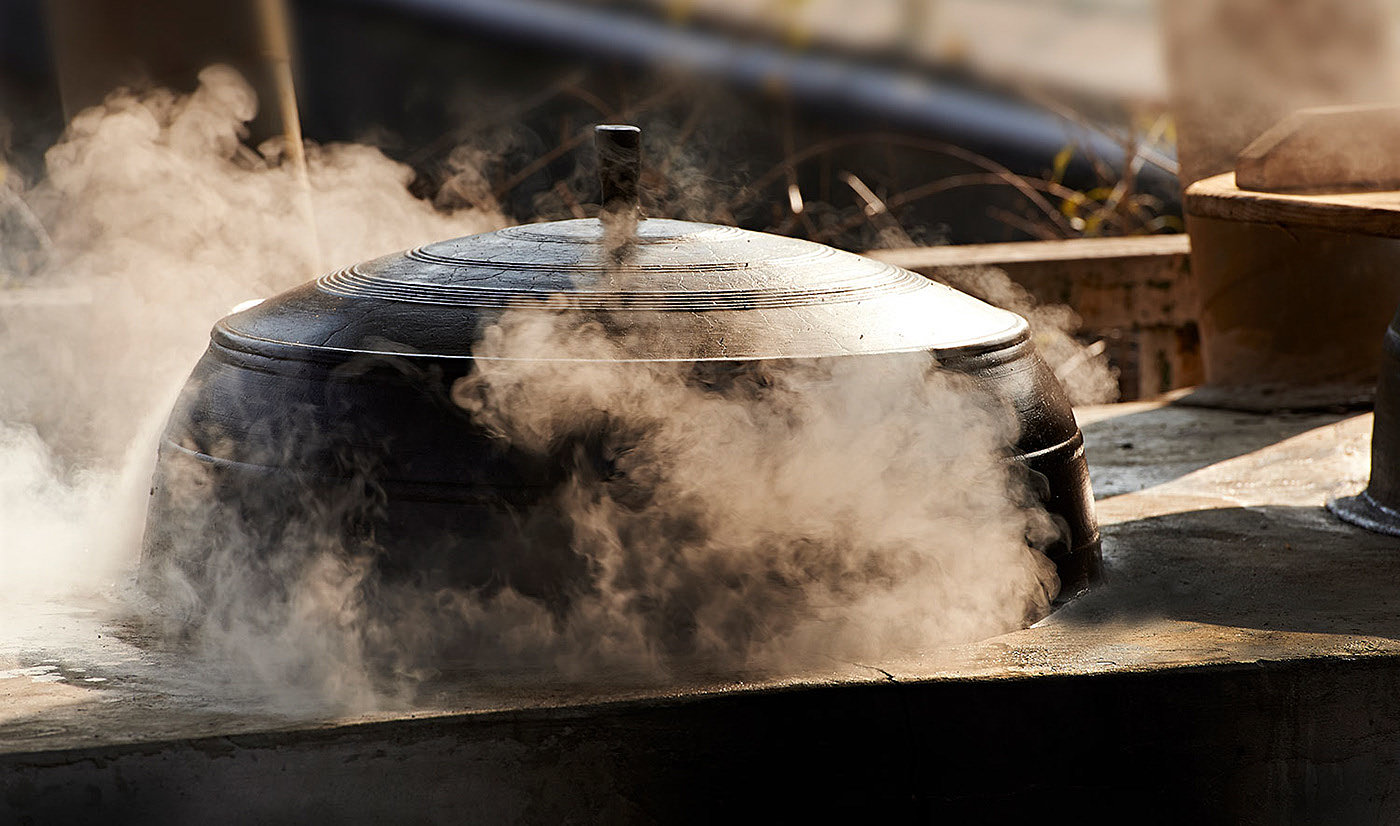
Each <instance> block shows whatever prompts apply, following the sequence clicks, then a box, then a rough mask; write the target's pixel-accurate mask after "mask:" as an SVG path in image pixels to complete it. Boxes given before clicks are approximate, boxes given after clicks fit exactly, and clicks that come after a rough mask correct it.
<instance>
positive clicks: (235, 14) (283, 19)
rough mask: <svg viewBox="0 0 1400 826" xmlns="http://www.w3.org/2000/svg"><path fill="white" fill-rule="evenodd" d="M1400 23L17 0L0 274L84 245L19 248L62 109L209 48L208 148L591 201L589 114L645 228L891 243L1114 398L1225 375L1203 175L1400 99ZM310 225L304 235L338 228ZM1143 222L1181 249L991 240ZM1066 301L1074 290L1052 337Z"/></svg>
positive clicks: (1156, 10) (28, 268)
mask: <svg viewBox="0 0 1400 826" xmlns="http://www.w3.org/2000/svg"><path fill="white" fill-rule="evenodd" d="M1397 11H1400V0H230V1H229V2H222V3H205V2H195V0H0V176H3V180H0V237H4V238H6V239H7V242H6V245H0V246H7V247H8V250H6V249H3V248H0V287H4V286H5V285H6V284H7V283H8V284H9V285H11V286H14V285H16V284H19V285H23V284H24V283H26V280H33V279H32V278H31V276H33V275H34V274H35V273H37V272H39V271H40V270H41V269H42V266H40V264H36V263H35V262H40V263H42V261H43V260H50V261H58V260H59V259H60V258H61V256H59V257H54V256H48V258H47V259H45V258H44V256H42V255H38V254H34V255H30V254H28V253H27V252H26V245H28V247H32V248H33V249H36V250H40V251H41V252H42V249H41V248H45V247H48V246H53V245H51V244H48V242H47V241H45V240H44V237H45V234H44V225H45V224H46V222H47V223H49V224H52V222H54V221H56V220H61V219H62V215H61V214H60V213H61V212H62V211H63V210H62V209H57V208H54V207H53V204H54V203H58V202H57V201H56V200H55V199H53V198H49V199H48V202H46V200H45V199H46V197H47V196H46V195H45V192H46V191H47V190H46V189H45V188H44V187H43V186H42V185H41V182H43V181H44V180H45V176H46V164H45V153H46V151H48V150H49V148H50V147H53V146H55V144H56V143H58V142H59V141H60V140H64V138H63V136H64V135H65V124H67V123H69V122H70V120H71V119H72V118H74V117H75V116H76V115H78V114H79V113H81V112H83V111H85V110H90V109H91V108H92V107H97V108H98V109H97V110H95V111H98V112H105V113H106V114H108V115H110V114H112V113H113V112H115V111H118V110H119V109H120V108H121V107H123V106H130V105H133V104H132V103H131V101H132V100H136V99H139V100H141V101H143V102H142V103H141V104H140V105H142V106H144V107H147V108H148V109H150V110H151V111H157V110H161V109H162V107H165V109H166V110H168V109H170V108H171V107H178V106H183V105H184V104H183V103H178V101H181V100H184V98H180V97H179V96H180V95H187V94H189V93H192V92H193V91H194V90H195V89H196V88H199V87H200V73H201V71H202V70H204V69H205V67H207V66H210V65H211V64H216V63H218V64H225V65H227V66H231V67H232V68H233V69H235V70H236V71H237V73H238V74H240V75H241V76H242V77H244V78H246V80H247V81H248V83H249V84H251V86H252V88H253V90H254V91H255V92H256V94H257V97H258V102H259V106H258V109H257V113H256V115H255V116H254V117H253V118H252V119H251V120H250V121H249V122H248V123H247V126H246V129H244V130H243V132H242V133H241V134H240V135H239V136H238V147H237V148H236V150H228V151H225V149H224V148H219V147H221V146H222V144H218V142H217V141H215V145H216V148H215V152H214V154H215V155H217V156H218V157H217V160H218V161H219V162H220V163H224V164H226V165H227V166H228V169H229V170H236V169H239V168H247V169H254V168H256V169H263V170H266V169H269V168H271V169H277V168H279V167H284V166H287V165H289V164H290V165H291V166H292V167H294V168H296V169H299V170H300V171H299V173H298V175H299V178H300V180H301V181H302V182H303V184H305V183H306V181H307V180H308V176H307V174H306V161H305V160H304V158H303V156H302V153H301V152H299V151H297V148H298V147H300V146H301V145H302V138H303V137H304V138H305V139H306V141H307V145H308V146H309V147H310V151H311V152H312V153H313V155H314V154H316V153H317V152H321V153H322V154H321V155H319V156H318V157H319V158H320V159H321V160H320V164H321V167H322V168H323V170H324V168H325V167H327V166H330V167H336V164H337V163H338V161H335V160H334V158H339V157H343V156H338V155H334V153H329V154H328V153H327V152H328V150H327V151H322V150H326V149H327V148H329V147H333V146H346V145H351V144H354V145H360V146H362V147H368V148H369V149H372V150H377V151H378V152H382V153H383V154H384V155H385V156H387V157H388V158H389V159H391V160H392V161H393V162H395V163H397V164H401V165H402V166H401V167H396V169H402V170H406V171H405V172H404V175H405V176H406V184H405V185H404V186H406V189H407V191H408V193H410V194H411V196H412V197H413V198H414V199H416V200H417V202H418V203H419V204H422V205H426V206H428V207H431V210H435V211H436V214H441V215H452V214H456V213H459V212H461V211H463V210H471V211H473V212H474V214H477V215H482V216H494V217H493V218H492V220H497V219H498V220H499V221H500V222H507V223H508V222H520V221H535V220H554V219H561V218H569V217H584V216H589V215H592V214H595V213H596V210H597V207H596V201H597V197H598V192H597V183H596V175H595V170H594V169H593V166H592V164H593V158H592V152H591V151H585V150H587V149H588V142H589V140H590V134H591V133H590V131H589V130H590V128H591V126H592V124H595V123H598V122H607V121H613V122H628V123H635V124H637V125H639V126H641V127H642V128H643V131H644V134H645V136H646V138H645V146H644V150H645V162H644V171H643V184H644V195H643V197H644V205H645V207H646V209H647V210H648V212H649V213H650V214H652V215H657V216H669V217H675V218H683V219H690V220H702V221H714V222H718V223H725V224H736V225H739V226H742V227H745V228H748V229H754V230H763V231H769V232H776V233H781V234H786V235H792V236H797V237H802V238H807V239H810V240H814V241H819V242H823V243H827V244H832V245H834V246H838V247H842V248H845V249H849V250H854V251H858V252H868V253H872V254H876V255H882V256H884V257H885V258H886V260H890V261H893V262H895V263H899V264H902V265H904V266H907V267H909V268H911V269H917V270H918V271H920V272H923V273H925V274H927V275H931V276H933V277H937V278H940V279H942V280H946V281H949V282H950V283H953V284H954V285H955V286H958V287H960V288H962V289H965V290H967V291H969V292H972V293H974V294H975V295H978V296H980V297H983V298H985V299H987V300H990V301H992V302H993V303H998V304H1001V305H1003V306H1008V307H1010V308H1011V309H1014V310H1016V311H1018V312H1021V313H1023V314H1025V315H1027V316H1030V317H1031V320H1032V324H1033V326H1037V327H1038V328H1044V329H1050V328H1052V327H1053V330H1054V331H1057V334H1058V333H1060V332H1062V333H1065V334H1067V335H1070V336H1072V337H1073V338H1074V339H1075V340H1076V341H1077V342H1078V344H1079V345H1082V346H1087V347H1089V348H1091V349H1092V351H1093V352H1092V354H1093V356H1094V357H1093V358H1092V359H1086V358H1084V357H1081V355H1080V352H1079V350H1076V349H1074V348H1070V347H1068V346H1066V347H1064V348H1063V350H1064V353H1065V355H1064V357H1063V359H1064V362H1065V364H1066V365H1068V366H1066V367H1065V369H1066V370H1070V369H1071V368H1072V369H1074V370H1081V371H1082V370H1084V369H1085V368H1084V365H1086V364H1091V363H1093V362H1094V361H1095V360H1098V361H1102V359H1103V358H1106V359H1107V363H1108V364H1109V366H1110V368H1111V371H1112V372H1114V373H1116V376H1117V387H1116V389H1114V388H1109V389H1107V390H1103V392H1100V391H1099V390H1094V391H1092V392H1089V393H1087V394H1086V395H1084V396H1082V397H1077V398H1081V400H1099V401H1102V400H1108V399H1110V398H1112V397H1114V395H1115V394H1116V396H1117V397H1118V398H1124V399H1128V398H1137V397H1150V396H1153V395H1156V394H1159V393H1161V392H1165V391H1168V390H1172V389H1175V388H1180V387H1184V386H1189V385H1192V384H1198V383H1200V382H1201V381H1202V379H1203V377H1204V373H1203V372H1202V366H1201V358H1202V357H1201V344H1200V334H1199V332H1198V324H1197V321H1198V318H1197V315H1198V313H1197V308H1196V301H1197V299H1196V296H1195V292H1194V290H1195V287H1194V285H1193V282H1192V280H1191V272H1190V266H1189V262H1188V255H1189V252H1190V249H1189V244H1188V243H1187V240H1186V238H1185V237H1184V236H1182V235H1180V233H1182V232H1183V231H1184V229H1185V222H1184V220H1183V215H1182V213H1183V207H1182V204H1183V195H1182V191H1183V187H1184V186H1185V185H1187V184H1190V183H1191V182H1193V181H1197V180H1200V179H1202V178H1206V177H1208V176H1212V175H1215V174H1217V173H1222V172H1227V171H1229V170H1231V169H1233V168H1234V163H1235V158H1236V155H1237V153H1239V152H1240V151H1241V149H1243V148H1244V147H1245V146H1246V145H1247V144H1249V143H1250V142H1251V141H1252V140H1254V139H1255V138H1256V137H1258V136H1259V135H1260V134H1261V133H1263V132H1264V131H1265V130H1267V129H1269V128H1270V127H1271V126H1273V125H1274V124H1275V123H1277V122H1279V121H1280V119H1282V118H1283V117H1285V116H1286V115H1288V114H1289V113H1291V112H1293V111H1295V110H1297V109H1299V108H1301V107H1307V106H1317V105H1322V104H1358V103H1361V104H1368V103H1378V102H1379V103H1387V104H1393V103H1395V102H1396V101H1397V100H1400V96H1397V94H1396V92H1397V89H1396V78H1397V72H1396V63H1395V61H1394V54H1395V41H1396V39H1397V34H1400V28H1397V19H1400V14H1397ZM216 86H217V85H216ZM216 86H210V87H209V88H210V90H211V91H210V92H209V94H210V95H213V96H214V97H217V96H218V94H220V93H219V92H217V91H214V90H215V89H216ZM217 88H227V87H226V86H217ZM156 90H168V91H156ZM160 95H170V96H171V100H170V102H169V103H162V102H161V100H163V99H162V98H160ZM201 105H204V104H201ZM234 109H237V107H234V108H233V109H229V110H228V111H229V112H233V111H234ZM227 114H228V113H227V112H226V113H225V115H227ZM243 117H244V116H243V115H237V116H236V117H235V120H236V121H239V122H241V121H242V120H243ZM156 119H157V120H161V118H159V117H158V118H156ZM161 122H165V121H163V120H162V121H161ZM68 135H69V138H68V139H67V140H70V142H71V138H72V135H73V133H72V132H71V131H70V132H69V133H68ZM165 140H167V138H166V137H159V138H157V139H156V143H160V142H161V141H165ZM73 145H74V146H77V145H78V144H76V143H74V144H73ZM318 147H319V148H318ZM366 151H368V150H366ZM1379 151H1380V152H1381V153H1389V151H1390V150H1389V149H1388V148H1387V147H1380V149H1379ZM313 160H314V159H313ZM110 163H112V164H116V165H121V164H122V163H123V161H122V160H120V156H119V155H116V154H114V155H113V160H112V161H110ZM50 166H51V165H50ZM312 166H313V167H315V166H316V164H315V163H313V164H312ZM337 168H340V169H341V171H342V172H344V173H346V174H349V173H348V172H347V170H348V169H349V167H346V166H343V165H342V166H341V167H337ZM314 171H315V170H314V169H313V172H314ZM47 174H52V170H51V169H50V170H48V173H47ZM133 174H134V173H133ZM393 174H398V173H397V172H395V173H393ZM390 177H392V175H391V176H390ZM311 178H312V179H313V180H312V181H311V184H310V185H304V186H303V190H304V191H306V192H307V193H311V192H312V191H314V192H315V193H318V194H317V197H318V198H321V199H323V200H324V199H327V198H335V199H339V201H343V202H346V203H349V202H353V201H354V200H355V198H356V197H357V196H356V193H355V190H354V187H353V186H345V185H344V184H343V183H340V184H337V185H336V187H338V188H335V187H332V186H331V185H330V184H328V183H321V184H318V183H316V181H315V180H314V178H315V175H314V174H313V175H312V176H311ZM395 186H397V184H395ZM333 189H335V191H334V192H333V191H332V190H333ZM88 198H89V196H88V195H82V196H78V197H69V198H68V200H67V201H66V202H65V203H66V204H68V205H69V207H71V206H74V205H76V204H78V203H79V202H81V201H83V200H84V199H88ZM307 198H308V202H309V194H308V196H307ZM361 200H363V199H361ZM50 202H51V203H50ZM46 204H47V206H46ZM65 208H68V207H65ZM70 211H71V210H70ZM317 211H318V213H319V214H318V215H317V216H316V217H315V218H314V220H310V221H309V222H308V225H313V226H314V224H316V223H317V222H318V221H319V222H320V223H321V224H323V225H324V224H325V223H326V222H327V219H326V217H325V208H324V206H321V207H317ZM305 212H306V213H307V214H308V215H309V214H310V210H309V207H308V209H307V210H305ZM360 212H361V213H364V212H365V210H363V209H362V210H360ZM359 218H361V219H366V220H368V219H369V218H372V216H365V215H361V216H359ZM418 224H419V225H421V226H420V227H419V228H420V229H421V230H422V231H423V232H427V231H428V229H429V224H428V223H424V222H423V221H419V222H418ZM320 231H321V233H322V234H323V236H325V235H326V234H327V229H326V227H325V226H322V228H321V230H320ZM313 234H314V233H313ZM341 235H342V236H344V235H347V233H341ZM361 235H363V233H361ZM395 237H398V236H395ZM366 238H367V236H366ZM1145 238H1163V239H1166V240H1164V241H1163V242H1162V243H1161V244H1158V245H1155V246H1153V245H1147V246H1144V245H1141V244H1137V245H1130V246H1122V245H1119V246H1113V245H1112V244H1109V245H1098V246H1094V245H1089V246H1083V245H1081V246H1070V247H1064V246H1046V247H1039V248H1035V249H1034V250H1032V251H1027V250H1026V249H1025V248H1017V249H1016V250H1015V251H1013V250H1012V249H1011V248H1010V247H1006V248H1002V247H998V248H996V249H990V248H987V249H984V248H983V246H982V245H1000V244H1003V243H1005V242H1055V243H1056V244H1060V243H1061V242H1064V241H1067V240H1068V241H1074V242H1075V243H1079V239H1090V240H1092V239H1098V240H1109V239H1133V240H1134V243H1136V242H1137V241H1141V240H1142V239H1145ZM25 239H39V240H37V241H32V242H31V241H28V240H25ZM1173 239H1175V240H1173ZM367 243H368V241H367V240H366V244H367ZM312 246H313V247H314V246H315V244H314V243H313V244H312ZM330 246H334V245H330ZM321 248H322V250H321V251H322V253H324V252H325V251H326V249H327V248H328V244H327V241H326V238H325V237H323V238H322V239H321ZM952 248H956V249H959V250H962V249H966V250H978V252H976V253H975V254H974V253H972V252H968V254H966V255H948V254H947V250H948V249H952ZM347 249H348V248H347ZM929 250H939V251H941V252H939V253H938V254H928V253H927V251H929ZM376 251H377V250H376ZM388 251H389V250H382V252H388ZM356 252H357V253H360V252H361V251H359V250H358V249H357V250H356ZM313 258H314V256H313ZM322 259H323V260H322V261H321V262H320V263H321V264H328V263H330V262H327V261H326V260H324V255H323V256H322ZM969 266H970V267H974V268H975V267H984V268H985V267H996V268H1000V269H1001V270H1003V271H1004V273H1005V275H1007V276H1009V280H1008V279H1007V278H1002V279H1001V280H994V281H995V283H993V282H992V281H989V280H988V279H986V278H983V277H981V275H977V276H976V277H971V276H967V275H966V272H965V270H966V268H967V267H969ZM959 267H962V268H963V269H959ZM61 268H62V267H57V266H54V265H51V266H50V267H49V269H50V270H55V269H61ZM296 272H297V273H298V274H299V277H301V278H305V277H308V276H309V275H310V273H304V272H301V271H300V270H297V271H296ZM960 272H963V273H964V275H962V276H960V275H959V274H958V273H960ZM1047 306H1054V307H1058V308H1060V309H1058V310H1056V312H1057V313H1058V315H1055V316H1054V317H1055V319H1057V320H1055V321H1054V323H1053V324H1051V323H1050V321H1047V320H1046V319H1049V318H1050V316H1051V315H1053V314H1051V313H1048V312H1041V311H1040V310H1043V309H1044V308H1045V307H1047ZM1042 322H1044V323H1042ZM1047 335H1049V334H1048V333H1047ZM1040 346H1041V347H1042V349H1043V350H1047V351H1054V350H1055V349H1056V348H1057V347H1058V345H1056V344H1055V343H1054V342H1051V341H1048V340H1043V341H1041V342H1040ZM1207 349H1209V348H1207ZM1100 357H1102V358H1100ZM1052 360H1053V352H1052ZM1090 384H1093V385H1094V386H1095V387H1098V386H1099V385H1103V382H1100V381H1097V380H1096V381H1095V382H1090Z"/></svg>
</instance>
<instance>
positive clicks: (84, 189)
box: [0, 67, 502, 599]
mask: <svg viewBox="0 0 1400 826" xmlns="http://www.w3.org/2000/svg"><path fill="white" fill-rule="evenodd" d="M255 108H256V100H255V98H254V95H253V93H252V90H251V88H250V87H249V86H248V85H247V84H246V83H245V82H244V81H243V80H242V79H241V78H240V77H239V76H238V75H237V74H236V73H234V72H233V71H232V70H230V69H227V68H221V67H212V68H210V69H207V70H205V71H204V72H203V73H201V75H200V85H199V88H198V89H197V90H196V91H195V92H194V93H193V94H191V95H188V96H178V95H175V94H173V93H170V92H167V91H154V92H149V93H144V94H135V93H129V92H121V93H116V94H114V95H112V96H111V97H109V98H108V99H107V101H106V102H105V103H104V104H103V105H102V106H98V107H94V108H92V109H89V110H87V111H85V112H83V113H81V114H79V115H78V116H77V117H76V118H74V120H73V122H72V123H71V124H70V125H69V127H68V130H67V131H66V133H65V134H64V136H63V137H62V139H61V140H60V141H59V142H58V143H57V144H56V145H55V146H54V147H53V148H52V149H50V150H49V152H48V153H47V155H46V157H45V162H46V177H45V178H44V180H43V181H41V182H39V183H38V184H37V185H36V186H34V187H32V188H30V189H29V190H28V191H27V192H24V193H22V197H23V200H24V208H25V209H26V210H28V211H30V212H31V213H32V214H33V215H35V216H37V217H38V219H39V220H40V221H42V224H43V227H44V228H45V229H46V231H47V234H48V235H49V237H50V238H51V239H52V247H51V249H50V250H49V251H48V254H47V256H45V258H44V260H43V261H42V263H41V265H40V266H38V267H37V268H36V269H35V270H34V271H32V272H27V273H26V272H19V273H10V274H9V276H8V278H6V279H4V280H0V599H10V598H15V597H17V596H19V595H21V594H27V595H29V596H31V597H36V598H40V597H43V596H45V595H53V594H57V593H64V592H72V591H75V590H85V589H91V588H94V587H98V586H105V585H106V584H108V583H111V582H112V581H113V580H114V577H118V576H124V575H125V573H127V572H129V570H130V568H131V566H132V565H133V564H134V562H135V559H136V555H137V553H138V550H137V547H136V542H137V540H139V536H140V525H141V520H142V519H143V508H144V506H145V493H146V490H147V488H148V486H149V480H150V469H151V465H152V463H153V462H154V457H155V436H156V434H157V433H158V431H159V429H160V426H161V424H162V423H163V420H164V417H165V416H166V414H167V413H168V411H169V409H170V404H171V402H172V400H173V398H174V393H175V391H176V390H177V389H178V387H179V385H180V384H181V382H183V380H184V377H185V376H186V375H188V373H189V370H190V368H191V367H192V366H193V364H194V362H195V360H196V359H197V358H198V356H199V354H200V352H201V350H202V349H203V348H204V346H205V344H206V343H207V341H208V334H209V328H210V327H211V326H212V325H213V323H214V322H215V321H216V320H218V319H219V318H220V317H221V316H223V315H224V314H225V313H227V312H228V311H229V309H230V308H231V307H233V306H234V305H235V304H238V303H239V302H242V301H244V300H247V299H252V298H260V297H265V296H268V295H272V294H274V293H276V292H279V291H281V290H283V289H286V288H288V287H291V286H294V285H296V284H298V283H301V282H303V281H306V280H307V279H309V278H311V277H312V276H314V275H316V273H314V272H312V271H311V270H310V269H309V266H310V265H309V263H308V262H309V261H310V260H311V259H310V250H309V248H308V240H307V239H308V238H309V237H310V234H309V233H308V232H307V230H306V226H305V224H304V221H303V217H302V213H301V212H299V210H298V208H297V197H298V196H297V189H296V187H297V186H298V184H297V181H296V179H295V176H294V175H293V174H292V172H291V170H289V169H286V168H283V167H280V166H278V165H276V164H275V163H274V162H269V161H268V160H267V159H265V158H264V157H263V156H262V155H260V154H258V153H256V152H253V151H252V150H250V149H248V148H247V147H245V146H244V145H242V144H241V143H240V142H239V139H240V137H241V136H242V135H243V134H244V131H243V130H244V126H243V124H244V122H245V121H247V120H248V119H249V118H250V117H251V116H252V115H253V113H254V111H255ZM310 156H311V157H310V167H311V168H310V171H311V186H312V201H313V203H314V205H315V212H316V220H317V224H318V230H319V236H320V238H321V239H322V246H323V247H324V250H323V254H324V256H325V260H326V264H327V266H330V265H336V264H345V263H350V262H353V261H356V260H360V259H363V258H365V257H370V256H374V255H380V254H383V253H385V252H388V251H392V250H395V249H401V248H403V247H405V246H409V245H412V244H418V243H423V242H426V241H428V240H432V239H437V238H442V237H448V236H454V235H463V234H468V233H471V232H479V231H482V230H486V229H491V228H493V227H495V226H499V225H500V224H501V223H502V219H501V218H500V216H499V214H498V213H497V212H496V211H495V210H494V207H493V206H492V205H490V204H486V205H483V207H482V208H480V209H471V210H463V211H460V212H458V213H456V214H453V215H445V214H442V213H439V212H436V211H434V210H433V209H432V207H431V206H429V205H428V204H425V203H423V202H421V201H419V200H417V199H415V198H413V197H412V196H411V195H410V194H409V193H408V191H407V190H406V188H405V185H406V183H407V181H408V180H409V177H410V175H411V173H410V171H409V170H408V169H407V168H406V167H404V166H402V165H400V164H397V163H394V162H392V161H390V160H389V159H387V158H385V157H384V156H383V155H381V154H380V153H379V152H377V151H376V150H374V149H371V148H367V147H363V146H340V145H337V146H326V147H321V148H312V150H311V152H310ZM7 183H11V184H12V183H13V180H12V179H11V181H7ZM0 208H3V206H0ZM13 223H14V222H11V224H5V223H0V226H11V225H12V224H13ZM11 240H12V239H11V238H9V237H6V238H0V245H6V244H8V243H9V242H10V241H11ZM13 240H14V241H15V243H16V244H20V243H23V242H25V241H27V239H23V238H18V237H16V238H14V239H13Z"/></svg>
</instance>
